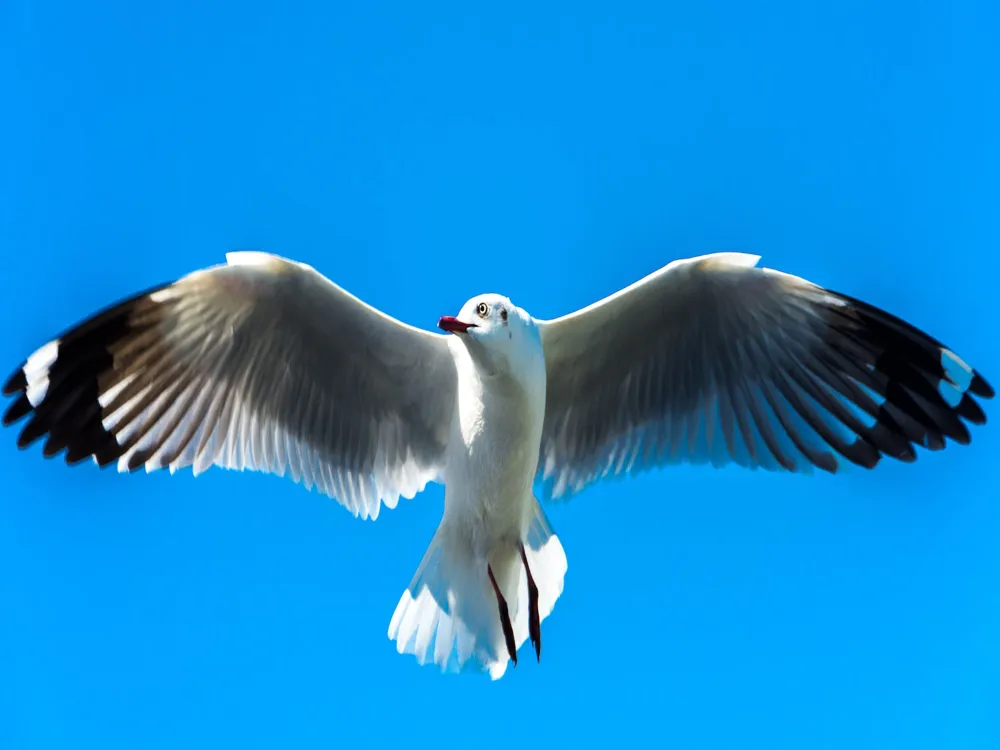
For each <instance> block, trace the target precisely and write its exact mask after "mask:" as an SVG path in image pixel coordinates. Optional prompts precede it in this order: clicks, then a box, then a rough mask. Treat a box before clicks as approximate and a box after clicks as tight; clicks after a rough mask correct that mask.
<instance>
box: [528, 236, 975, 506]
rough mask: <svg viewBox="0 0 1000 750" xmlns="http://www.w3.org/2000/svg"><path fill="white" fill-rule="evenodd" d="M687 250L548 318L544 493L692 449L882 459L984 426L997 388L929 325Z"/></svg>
mask: <svg viewBox="0 0 1000 750" xmlns="http://www.w3.org/2000/svg"><path fill="white" fill-rule="evenodd" d="M758 260H759V258H758V257H757V256H751V255H743V254H739V253H718V254H715V255H707V256H702V257H699V258H692V259H688V260H683V261H677V262H675V263H671V264H670V265H668V266H666V267H664V268H662V269H660V270H659V271H657V272H655V273H653V274H651V275H650V276H648V277H646V278H645V279H643V280H641V281H639V282H637V283H636V284H633V285H632V286H630V287H628V288H626V289H623V290H622V291H620V292H617V293H616V294H613V295H611V296H610V297H608V298H606V299H604V300H602V301H600V302H598V303H596V304H594V305H591V306H590V307H587V308H585V309H583V310H580V311H578V312H576V313H573V314H571V315H567V316H565V317H563V318H558V319H556V320H551V321H537V323H538V325H539V327H540V329H541V336H542V344H543V347H544V350H545V361H546V370H547V379H548V382H547V397H546V406H545V422H544V427H543V433H542V444H541V452H540V456H539V473H540V477H541V478H542V479H543V487H544V494H546V495H547V496H549V497H559V496H563V495H571V494H572V493H574V492H576V491H578V490H580V489H582V488H583V487H585V486H586V485H588V484H589V483H591V482H593V481H595V480H597V479H600V478H602V477H607V476H615V475H621V474H625V473H635V472H638V471H642V470H644V469H647V468H650V467H653V466H661V465H664V464H668V463H675V462H679V461H689V462H695V463H700V462H710V463H712V464H714V465H716V466H721V465H725V464H728V463H737V464H740V465H742V466H746V467H751V468H756V467H761V468H765V469H772V470H785V471H793V472H800V471H809V470H810V469H811V468H812V467H818V468H820V469H823V470H826V471H830V472H835V471H837V470H838V468H840V467H841V466H843V465H844V463H845V462H849V463H854V464H857V465H860V466H863V467H866V468H872V467H874V466H875V464H876V463H878V461H879V460H880V458H881V457H882V456H883V455H889V456H892V457H894V458H897V459H900V460H903V461H912V460H914V459H915V458H916V453H915V450H914V447H915V446H917V445H920V446H923V447H924V448H927V449H930V450H939V449H941V448H943V447H944V445H945V442H946V439H951V440H954V441H956V442H959V443H967V442H969V439H970V438H969V432H968V429H967V427H966V425H965V422H970V423H973V424H982V423H984V422H985V421H986V417H985V415H984V413H983V411H982V409H981V408H980V406H979V405H978V403H977V402H976V400H975V398H974V397H980V398H991V397H992V396H993V389H992V388H991V387H990V386H989V385H988V384H987V383H986V381H985V380H984V379H983V378H982V376H980V375H979V374H978V373H977V372H976V371H975V370H973V369H972V368H971V367H969V366H968V365H966V364H965V362H963V361H962V360H961V359H960V358H959V357H958V356H956V355H955V354H954V353H953V352H952V351H950V350H949V349H948V348H946V347H945V346H943V345H942V344H941V343H940V342H938V341H936V340H935V339H933V338H931V337H930V336H928V335H927V334H926V333H924V332H923V331H920V330H918V329H917V328H914V327H913V326H911V325H910V324H908V323H906V322H904V321H902V320H900V319H899V318H896V317H894V316H892V315H890V314H889V313H886V312H885V311H882V310H879V309H878V308H875V307H873V306H871V305H868V304H866V303H864V302H861V301H860V300H856V299H853V298H851V297H848V296H846V295H843V294H839V293H837V292H833V291H830V290H828V289H824V288H822V287H819V286H817V285H815V284H812V283H810V282H808V281H805V280H804V279H800V278H797V277H795V276H790V275H788V274H783V273H779V272H777V271H772V270H769V269H762V268H757V267H756V263H757V261H758Z"/></svg>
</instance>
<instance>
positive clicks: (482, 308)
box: [476, 302, 490, 318]
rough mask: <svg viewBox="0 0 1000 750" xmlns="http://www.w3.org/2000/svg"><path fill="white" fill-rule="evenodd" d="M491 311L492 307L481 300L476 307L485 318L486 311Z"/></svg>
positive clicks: (481, 316)
mask: <svg viewBox="0 0 1000 750" xmlns="http://www.w3.org/2000/svg"><path fill="white" fill-rule="evenodd" d="M489 311H490V307H489V305H487V304H486V303H485V302H480V303H479V305H478V306H477V307H476V312H477V313H479V317H480V318H485V317H486V313H488V312H489Z"/></svg>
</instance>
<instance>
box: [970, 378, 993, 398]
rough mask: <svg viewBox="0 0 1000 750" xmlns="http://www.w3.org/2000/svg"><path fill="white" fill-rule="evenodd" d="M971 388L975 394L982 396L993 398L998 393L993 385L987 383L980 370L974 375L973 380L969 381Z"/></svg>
mask: <svg viewBox="0 0 1000 750" xmlns="http://www.w3.org/2000/svg"><path fill="white" fill-rule="evenodd" d="M969 390H970V391H972V393H973V395H976V396H979V397H980V398H993V397H994V396H995V395H996V391H994V390H993V386H991V385H990V384H989V383H987V382H986V378H984V377H983V376H982V375H980V374H979V373H978V372H977V373H975V374H974V375H973V376H972V382H971V383H969Z"/></svg>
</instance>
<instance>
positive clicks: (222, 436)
mask: <svg viewBox="0 0 1000 750" xmlns="http://www.w3.org/2000/svg"><path fill="white" fill-rule="evenodd" d="M227 259H228V261H229V262H228V264H227V265H221V266H216V267H213V268H208V269H205V270H201V271H196V272H195V273H192V274H190V275H188V276H185V277H183V278H181V279H180V280H178V281H176V282H174V283H172V284H168V285H165V286H162V287H159V288H156V289H153V290H150V291H147V292H144V293H142V294H139V295H137V296H135V297H132V298H131V299H128V300H126V301H124V302H120V303H118V304H116V305H114V306H112V307H110V308H108V309H106V310H104V311H103V312H100V313H97V314H96V315H94V316H93V317H91V318H89V319H88V320H85V321H83V322H82V323H80V324H79V325H77V326H75V327H74V328H72V329H70V330H69V331H67V332H66V333H64V334H63V335H62V336H60V337H59V338H57V339H55V340H54V341H51V342H50V343H48V344H46V345H45V346H43V347H42V348H41V349H39V350H38V351H37V352H35V353H34V354H33V355H32V356H31V357H29V358H28V360H27V361H26V362H25V363H24V364H23V365H22V366H21V367H20V368H18V370H17V371H16V372H15V373H14V374H13V376H12V377H11V378H10V380H9V381H8V382H7V384H6V385H5V386H4V389H3V392H4V394H5V395H8V396H10V395H16V396H17V398H16V400H15V401H14V402H13V403H12V404H11V405H10V407H9V408H8V410H7V412H6V414H5V415H4V419H3V422H4V424H10V423H13V422H15V421H17V420H18V419H20V418H21V417H24V416H26V415H30V419H29V420H28V421H27V422H26V423H25V424H24V427H23V428H22V430H21V433H20V436H19V438H18V444H19V445H20V446H21V447H24V446H27V445H28V444H30V443H32V442H33V441H35V440H37V439H38V438H41V437H45V438H46V440H45V446H44V454H45V455H46V456H52V455H55V454H57V453H59V452H60V451H63V450H65V451H66V461H67V463H75V462H77V461H80V460H82V459H85V458H87V457H88V456H93V458H94V460H95V461H96V462H97V463H98V464H100V465H101V466H105V465H108V464H111V463H117V465H118V468H119V470H120V471H126V470H128V471H131V470H135V469H138V468H140V467H145V468H146V469H147V471H149V470H153V469H158V468H163V467H169V468H170V470H171V471H174V470H176V469H179V468H182V467H186V466H191V467H193V469H194V471H195V473H197V472H200V471H203V470H205V469H206V468H208V467H209V466H211V465H213V464H214V465H217V466H223V467H226V468H231V469H255V470H260V471H266V472H270V473H273V474H277V475H284V474H285V473H286V472H287V473H289V474H291V476H292V477H293V478H294V479H295V481H297V482H299V481H300V482H302V483H303V484H305V485H306V486H307V487H312V486H315V487H317V488H318V489H319V490H320V491H322V492H323V493H325V494H327V495H329V496H331V497H334V498H336V499H337V500H338V501H339V502H340V503H342V504H343V505H344V506H345V507H347V508H348V509H349V510H351V511H353V512H354V514H355V515H361V516H362V517H366V518H367V517H371V518H375V517H376V516H377V515H378V512H379V508H380V503H383V502H384V503H385V504H386V505H388V506H389V507H394V506H395V505H396V502H397V500H398V499H399V497H400V496H403V497H408V498H409V497H413V495H414V494H415V493H417V492H419V491H420V490H421V489H422V488H423V487H424V485H426V484H427V482H428V481H431V480H433V479H435V478H437V476H438V472H439V469H440V466H441V462H442V455H443V453H444V450H445V443H446V440H447V431H448V426H449V422H450V419H451V414H452V409H453V408H454V394H455V370H454V364H453V361H452V358H451V355H450V353H449V351H448V347H447V344H446V341H445V337H444V336H442V335H439V334H434V333H430V332H427V331H421V330H418V329H416V328H411V327H409V326H406V325H404V324H402V323H400V322H398V321H396V320H394V319H393V318H390V317H389V316H387V315H384V314H383V313H381V312H379V311H378V310H375V309H374V308H372V307H370V306H368V305H366V304H365V303H364V302H362V301H361V300H359V299H357V298H355V297H353V296H351V295H350V294H348V293H347V292H345V291H344V290H343V289H341V288H340V287H338V286H336V285H335V284H333V283H332V282H330V281H328V280H327V279H326V278H324V277H323V276H321V275H320V274H319V273H317V272H316V271H314V270H313V269H312V268H310V267H309V266H305V265H302V264H299V263H295V262H293V261H289V260H285V259H283V258H279V257H277V256H273V255H268V254H266V253H256V252H253V253H230V254H229V255H228V256H227Z"/></svg>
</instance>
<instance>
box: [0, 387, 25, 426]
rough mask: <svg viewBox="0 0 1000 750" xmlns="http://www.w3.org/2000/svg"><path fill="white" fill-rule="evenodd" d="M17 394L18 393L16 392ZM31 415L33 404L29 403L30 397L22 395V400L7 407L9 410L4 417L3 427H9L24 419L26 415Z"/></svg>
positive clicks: (19, 399)
mask: <svg viewBox="0 0 1000 750" xmlns="http://www.w3.org/2000/svg"><path fill="white" fill-rule="evenodd" d="M14 393H17V391H14ZM30 413H31V402H30V401H28V396H27V395H26V394H25V393H21V396H20V398H18V399H17V401H15V402H14V403H12V404H11V405H10V406H8V407H7V410H6V411H5V412H4V415H3V426H4V427H8V426H9V425H12V424H14V423H15V422H17V421H18V420H19V419H22V418H23V417H24V416H25V415H26V414H30Z"/></svg>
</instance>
